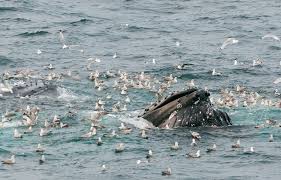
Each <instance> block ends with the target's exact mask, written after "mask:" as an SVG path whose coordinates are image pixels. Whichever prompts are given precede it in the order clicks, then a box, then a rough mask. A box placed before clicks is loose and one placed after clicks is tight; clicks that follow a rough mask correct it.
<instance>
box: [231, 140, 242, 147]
mask: <svg viewBox="0 0 281 180" xmlns="http://www.w3.org/2000/svg"><path fill="white" fill-rule="evenodd" d="M231 147H232V148H240V147H241V145H240V139H238V140H237V142H236V144H233V145H231Z"/></svg>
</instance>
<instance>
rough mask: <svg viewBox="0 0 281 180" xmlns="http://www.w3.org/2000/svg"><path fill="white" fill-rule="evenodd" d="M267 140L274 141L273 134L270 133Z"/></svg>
mask: <svg viewBox="0 0 281 180" xmlns="http://www.w3.org/2000/svg"><path fill="white" fill-rule="evenodd" d="M268 141H269V142H273V141H274V138H273V134H270V136H269V139H268Z"/></svg>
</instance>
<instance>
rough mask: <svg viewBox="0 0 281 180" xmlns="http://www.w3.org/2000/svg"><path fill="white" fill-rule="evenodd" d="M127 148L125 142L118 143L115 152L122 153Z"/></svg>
mask: <svg viewBox="0 0 281 180" xmlns="http://www.w3.org/2000/svg"><path fill="white" fill-rule="evenodd" d="M124 149H125V145H124V144H123V143H120V144H117V146H116V148H115V153H121V152H123V151H124Z"/></svg>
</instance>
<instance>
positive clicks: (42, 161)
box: [39, 154, 46, 165]
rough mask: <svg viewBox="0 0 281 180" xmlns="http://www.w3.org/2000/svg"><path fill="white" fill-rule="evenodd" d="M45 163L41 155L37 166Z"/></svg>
mask: <svg viewBox="0 0 281 180" xmlns="http://www.w3.org/2000/svg"><path fill="white" fill-rule="evenodd" d="M45 161H46V159H45V156H44V154H42V156H41V159H39V164H40V165H41V164H43V163H44V162H45Z"/></svg>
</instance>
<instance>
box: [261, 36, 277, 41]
mask: <svg viewBox="0 0 281 180" xmlns="http://www.w3.org/2000/svg"><path fill="white" fill-rule="evenodd" d="M266 38H272V39H274V40H276V41H280V38H279V37H277V36H275V35H273V34H266V35H265V36H263V37H262V38H261V39H266Z"/></svg>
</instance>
